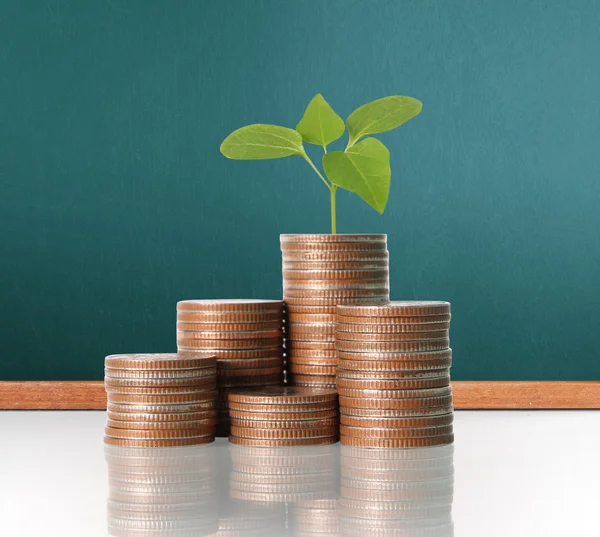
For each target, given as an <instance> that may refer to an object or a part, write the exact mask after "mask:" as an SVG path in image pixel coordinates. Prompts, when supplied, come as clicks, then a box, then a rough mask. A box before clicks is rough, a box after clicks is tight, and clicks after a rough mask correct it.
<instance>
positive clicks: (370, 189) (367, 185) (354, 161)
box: [323, 138, 392, 214]
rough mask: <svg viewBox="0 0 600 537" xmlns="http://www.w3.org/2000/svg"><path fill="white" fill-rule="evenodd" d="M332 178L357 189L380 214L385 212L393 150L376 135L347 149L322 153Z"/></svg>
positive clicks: (344, 185) (341, 185) (325, 166)
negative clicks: (376, 137) (391, 151)
mask: <svg viewBox="0 0 600 537" xmlns="http://www.w3.org/2000/svg"><path fill="white" fill-rule="evenodd" d="M323 168H324V169H325V173H326V174H327V177H328V178H329V180H330V181H331V182H332V183H333V184H334V185H337V186H339V187H340V188H344V189H345V190H349V191H350V192H354V193H355V194H357V195H358V196H359V197H360V198H362V199H363V200H364V201H365V202H366V203H368V204H369V205H370V206H371V207H373V209H375V210H376V211H377V212H378V213H379V214H383V212H384V211H385V207H386V205H387V202H388V197H389V193H390V179H391V175H392V170H391V168H390V152H389V150H388V148H387V147H386V146H385V145H384V144H383V143H381V142H380V141H379V140H377V139H375V138H367V139H366V140H363V141H362V142H360V143H357V144H356V145H354V146H353V147H351V148H350V149H347V150H346V151H332V152H331V153H327V154H325V155H323Z"/></svg>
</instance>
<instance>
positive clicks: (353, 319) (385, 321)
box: [336, 313, 451, 326]
mask: <svg viewBox="0 0 600 537" xmlns="http://www.w3.org/2000/svg"><path fill="white" fill-rule="evenodd" d="M336 319H337V322H338V323H340V324H358V325H361V326H362V325H365V324H370V325H371V324H373V325H392V326H395V325H399V326H404V325H418V324H433V323H449V322H450V319H451V315H450V314H449V313H444V314H441V315H416V316H413V315H411V316H404V317H402V316H397V317H375V316H368V317H367V316H354V315H343V314H341V313H337V318H336Z"/></svg>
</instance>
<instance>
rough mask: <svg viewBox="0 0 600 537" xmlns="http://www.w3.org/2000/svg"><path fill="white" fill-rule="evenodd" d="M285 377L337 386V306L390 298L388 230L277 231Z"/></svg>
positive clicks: (301, 383) (302, 383) (292, 381)
mask: <svg viewBox="0 0 600 537" xmlns="http://www.w3.org/2000/svg"><path fill="white" fill-rule="evenodd" d="M281 251H282V259H283V299H284V301H285V304H286V310H287V322H286V335H285V338H286V343H285V345H286V380H287V382H288V383H289V384H293V385H296V386H319V387H328V388H334V387H335V369H336V366H337V353H336V350H335V306H336V305H337V304H349V303H360V302H365V301H368V302H384V301H387V300H389V278H388V275H389V254H388V251H387V236H386V235H281Z"/></svg>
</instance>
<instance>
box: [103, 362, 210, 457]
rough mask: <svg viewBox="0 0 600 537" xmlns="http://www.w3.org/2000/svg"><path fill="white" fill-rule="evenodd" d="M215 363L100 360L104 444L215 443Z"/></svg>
mask: <svg viewBox="0 0 600 537" xmlns="http://www.w3.org/2000/svg"><path fill="white" fill-rule="evenodd" d="M216 374H217V367H216V358H215V357H214V356H212V355H210V354H206V353H204V354H198V355H196V356H194V357H182V356H179V355H177V354H115V355H112V356H107V357H106V360H105V377H104V384H105V388H106V391H107V393H108V407H107V408H108V414H107V418H108V420H107V427H106V436H105V439H104V441H105V442H106V443H107V444H111V445H115V446H126V447H140V448H141V447H172V446H187V445H192V444H206V443H209V442H212V441H213V440H214V438H215V427H216V424H217V420H216V410H215V409H216V397H217V391H216V384H217V379H216Z"/></svg>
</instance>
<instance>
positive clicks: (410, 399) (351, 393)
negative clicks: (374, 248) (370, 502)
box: [336, 302, 454, 448]
mask: <svg viewBox="0 0 600 537" xmlns="http://www.w3.org/2000/svg"><path fill="white" fill-rule="evenodd" d="M449 328H450V304H449V303H448V302H390V303H388V304H384V305H381V304H374V305H355V306H338V308H337V324H336V346H337V349H338V353H339V364H338V373H337V385H338V393H339V395H340V398H339V401H340V415H341V417H340V423H341V425H340V440H341V442H342V443H343V444H349V445H352V446H358V447H366V448H369V447H370V448H379V447H381V448H383V447H388V448H409V447H425V446H437V445H442V444H449V443H452V442H453V440H454V435H453V425H452V423H453V420H454V415H453V408H452V389H451V387H450V365H451V361H452V351H451V349H450V348H449Z"/></svg>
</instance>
